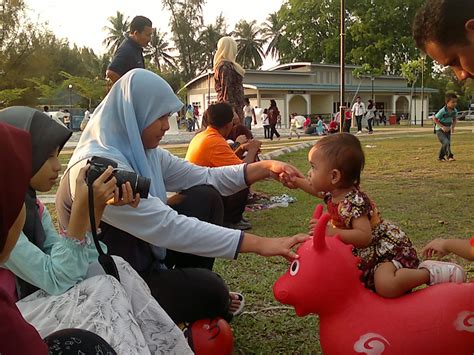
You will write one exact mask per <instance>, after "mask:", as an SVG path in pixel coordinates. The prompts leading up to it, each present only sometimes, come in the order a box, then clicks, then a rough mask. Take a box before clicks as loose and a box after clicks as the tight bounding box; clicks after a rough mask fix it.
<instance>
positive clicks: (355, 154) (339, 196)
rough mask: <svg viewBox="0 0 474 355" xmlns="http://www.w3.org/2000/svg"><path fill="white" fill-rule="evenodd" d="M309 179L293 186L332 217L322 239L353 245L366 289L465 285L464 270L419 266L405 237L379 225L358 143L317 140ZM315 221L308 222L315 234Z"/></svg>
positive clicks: (389, 291) (345, 137)
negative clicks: (317, 200) (363, 184)
mask: <svg viewBox="0 0 474 355" xmlns="http://www.w3.org/2000/svg"><path fill="white" fill-rule="evenodd" d="M308 160H309V162H310V165H311V169H310V172H309V177H308V179H302V178H294V179H292V180H291V181H292V183H293V184H294V186H295V187H299V188H301V189H303V190H304V191H306V192H308V193H310V194H312V195H314V196H317V197H319V198H321V199H323V200H324V202H325V203H326V204H327V209H328V213H329V214H330V216H331V224H329V225H328V227H327V231H326V235H328V236H334V235H339V236H340V237H341V240H342V241H343V242H344V243H346V244H352V245H353V246H354V253H355V255H357V256H358V257H360V259H361V261H360V264H359V268H360V269H361V270H362V281H363V282H364V283H365V286H366V287H367V288H369V289H372V290H373V291H375V292H376V293H378V294H379V295H381V296H383V297H389V298H392V297H399V296H402V295H404V294H405V293H407V292H410V291H411V290H412V289H413V288H415V287H418V286H421V285H424V284H430V285H435V284H439V283H444V282H464V281H465V279H466V275H465V272H464V270H463V268H462V267H460V266H459V265H456V264H453V263H445V262H441V261H424V262H422V263H420V262H419V260H418V257H417V254H416V251H415V248H414V247H413V245H412V242H411V241H410V239H409V238H408V236H407V235H406V234H405V233H404V232H403V231H402V230H401V229H400V228H399V227H398V226H396V225H395V224H393V223H391V222H389V221H386V220H383V219H382V217H381V216H380V214H379V210H378V208H377V206H376V205H375V203H374V202H373V201H372V200H371V199H370V198H369V196H368V195H367V194H366V193H365V192H363V191H362V190H361V188H360V180H361V179H360V176H361V172H362V169H363V168H364V163H365V157H364V152H363V151H362V147H361V144H360V142H359V140H358V139H357V138H356V137H355V136H353V135H351V134H349V133H338V134H334V135H331V136H328V137H325V138H323V139H321V140H320V141H318V142H317V143H316V144H315V145H314V146H313V148H312V149H311V150H310V152H309V155H308ZM316 223H317V220H314V219H313V220H311V221H310V228H311V229H314V227H315V225H316Z"/></svg>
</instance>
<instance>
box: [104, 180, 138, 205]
mask: <svg viewBox="0 0 474 355" xmlns="http://www.w3.org/2000/svg"><path fill="white" fill-rule="evenodd" d="M139 203H140V194H139V193H137V194H135V196H133V190H132V185H130V182H129V181H127V182H126V183H125V184H122V197H121V198H120V193H119V188H118V187H117V186H115V191H114V197H113V198H111V199H109V200H108V201H107V204H108V205H112V206H124V205H129V206H131V207H133V208H137V206H138V204H139Z"/></svg>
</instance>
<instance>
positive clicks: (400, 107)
mask: <svg viewBox="0 0 474 355" xmlns="http://www.w3.org/2000/svg"><path fill="white" fill-rule="evenodd" d="M409 111H410V103H409V101H408V99H407V98H406V97H405V96H400V97H399V98H398V99H397V102H396V104H395V113H396V115H397V117H399V116H400V115H402V114H403V115H405V117H406V116H407V114H408V113H409Z"/></svg>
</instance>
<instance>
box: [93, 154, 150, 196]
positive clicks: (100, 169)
mask: <svg viewBox="0 0 474 355" xmlns="http://www.w3.org/2000/svg"><path fill="white" fill-rule="evenodd" d="M87 163H88V164H90V167H89V170H88V171H87V185H92V183H93V182H94V181H95V180H96V179H97V178H98V177H99V176H101V175H102V174H103V173H104V171H105V170H107V167H108V166H109V165H110V166H111V167H112V168H114V170H113V172H112V175H113V176H114V177H115V178H116V179H117V187H118V188H119V194H120V195H119V196H120V197H122V184H125V183H126V182H127V181H128V182H130V185H131V186H132V191H133V195H134V196H135V195H136V194H137V193H139V194H140V198H147V197H148V193H149V191H150V183H151V179H149V178H146V177H143V176H138V174H137V173H135V172H133V171H126V170H120V169H118V168H117V166H118V165H117V163H116V162H115V161H113V160H110V159H107V158H102V157H92V158H91V159H89V160H88V161H87Z"/></svg>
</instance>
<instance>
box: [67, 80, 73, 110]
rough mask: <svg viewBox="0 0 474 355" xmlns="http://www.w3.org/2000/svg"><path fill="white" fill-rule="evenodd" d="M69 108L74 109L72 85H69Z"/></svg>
mask: <svg viewBox="0 0 474 355" xmlns="http://www.w3.org/2000/svg"><path fill="white" fill-rule="evenodd" d="M68 88H69V108H71V107H72V84H69V86H68Z"/></svg>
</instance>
